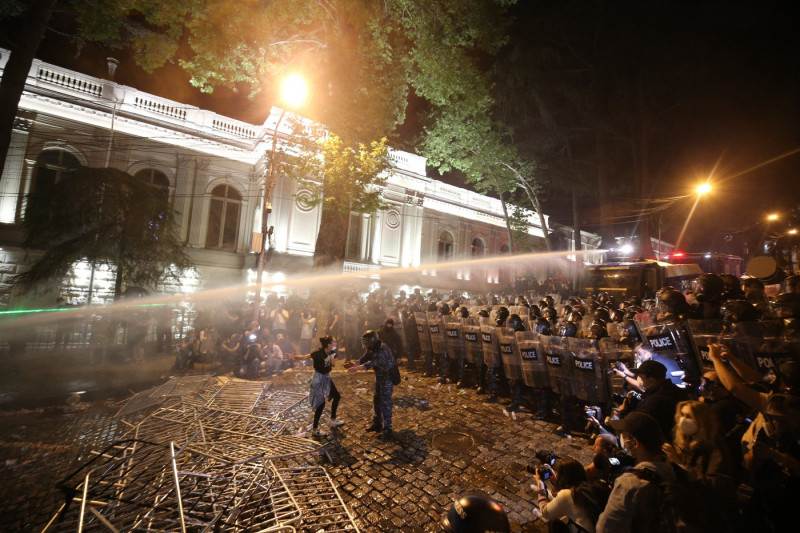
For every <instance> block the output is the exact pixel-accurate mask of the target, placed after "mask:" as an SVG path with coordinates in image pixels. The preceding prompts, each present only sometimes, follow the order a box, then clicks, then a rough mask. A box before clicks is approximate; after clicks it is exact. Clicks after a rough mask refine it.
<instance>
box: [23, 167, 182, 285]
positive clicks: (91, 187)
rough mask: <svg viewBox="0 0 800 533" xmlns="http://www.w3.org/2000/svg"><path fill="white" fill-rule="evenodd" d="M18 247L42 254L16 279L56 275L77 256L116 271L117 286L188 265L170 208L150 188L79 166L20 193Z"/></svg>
mask: <svg viewBox="0 0 800 533" xmlns="http://www.w3.org/2000/svg"><path fill="white" fill-rule="evenodd" d="M23 228H24V230H25V233H26V237H25V241H24V247H25V248H26V249H29V250H35V251H42V252H43V255H42V256H41V257H40V258H39V259H38V260H37V261H35V262H34V264H33V265H32V266H31V268H30V269H29V270H28V271H26V272H24V273H22V274H20V275H18V276H17V277H16V279H15V280H14V281H15V283H17V284H22V285H24V286H31V285H34V284H36V283H39V282H46V281H48V280H61V279H63V278H64V277H65V276H66V275H67V274H68V273H69V271H70V269H71V268H72V267H73V266H74V264H75V263H76V262H78V261H87V262H90V263H94V264H95V265H108V266H110V267H111V268H113V269H116V271H117V283H116V287H115V293H116V294H115V295H116V296H117V297H118V296H119V295H120V294H121V293H122V286H123V284H124V285H128V286H141V287H152V286H154V285H155V284H156V283H157V282H160V281H164V280H165V279H168V278H170V277H173V278H174V277H176V276H177V275H178V274H179V273H180V272H181V271H183V270H185V269H188V268H190V267H191V262H190V261H189V258H188V257H187V256H186V255H185V254H184V252H183V246H182V243H181V242H180V239H179V238H178V236H177V232H176V224H175V213H174V211H173V209H172V207H171V206H170V204H169V202H168V200H167V197H166V195H165V194H163V193H162V191H160V190H159V189H158V188H156V187H155V186H153V185H151V184H149V183H145V182H144V181H141V180H139V179H137V178H135V177H134V176H131V175H130V174H127V173H125V172H123V171H121V170H117V169H113V168H90V167H79V168H78V169H76V170H75V171H72V172H70V173H68V174H67V175H65V176H64V178H63V179H61V180H60V181H58V182H56V183H55V184H54V185H52V186H50V187H43V188H41V189H40V190H37V191H34V192H33V193H31V194H29V195H28V196H27V197H26V206H25V217H24V220H23Z"/></svg>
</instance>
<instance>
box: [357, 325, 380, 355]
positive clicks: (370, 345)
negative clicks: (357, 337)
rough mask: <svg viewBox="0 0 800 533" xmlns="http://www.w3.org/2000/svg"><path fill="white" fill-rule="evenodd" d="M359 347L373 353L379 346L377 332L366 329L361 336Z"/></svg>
mask: <svg viewBox="0 0 800 533" xmlns="http://www.w3.org/2000/svg"><path fill="white" fill-rule="evenodd" d="M361 346H362V347H363V348H364V349H365V350H369V351H373V352H374V351H375V350H377V349H378V348H380V346H381V339H380V338H379V337H378V332H377V331H375V330H373V329H368V330H367V331H365V332H364V333H363V334H362V335H361Z"/></svg>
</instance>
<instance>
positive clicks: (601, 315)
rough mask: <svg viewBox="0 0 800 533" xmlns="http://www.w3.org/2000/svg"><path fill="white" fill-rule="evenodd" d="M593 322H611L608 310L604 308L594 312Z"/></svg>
mask: <svg viewBox="0 0 800 533" xmlns="http://www.w3.org/2000/svg"><path fill="white" fill-rule="evenodd" d="M593 316H594V318H595V320H602V321H603V322H611V313H609V312H608V309H606V308H605V307H601V308H599V309H597V310H595V312H594V315H593Z"/></svg>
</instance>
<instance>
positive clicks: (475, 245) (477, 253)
mask: <svg viewBox="0 0 800 533" xmlns="http://www.w3.org/2000/svg"><path fill="white" fill-rule="evenodd" d="M485 255H486V244H485V243H484V242H483V239H481V238H480V237H475V238H474V239H472V257H484V256H485Z"/></svg>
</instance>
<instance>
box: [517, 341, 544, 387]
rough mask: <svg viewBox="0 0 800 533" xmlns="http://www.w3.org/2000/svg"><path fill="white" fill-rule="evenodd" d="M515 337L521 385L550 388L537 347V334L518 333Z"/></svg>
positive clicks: (542, 355) (539, 350)
mask: <svg viewBox="0 0 800 533" xmlns="http://www.w3.org/2000/svg"><path fill="white" fill-rule="evenodd" d="M516 337H517V350H518V351H519V359H520V366H521V367H522V381H523V383H525V385H527V386H528V387H550V374H548V372H547V365H546V364H545V362H544V354H543V353H542V350H541V347H540V346H539V334H538V333H536V332H534V331H518V332H517V333H516Z"/></svg>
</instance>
